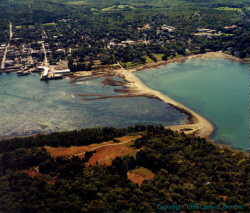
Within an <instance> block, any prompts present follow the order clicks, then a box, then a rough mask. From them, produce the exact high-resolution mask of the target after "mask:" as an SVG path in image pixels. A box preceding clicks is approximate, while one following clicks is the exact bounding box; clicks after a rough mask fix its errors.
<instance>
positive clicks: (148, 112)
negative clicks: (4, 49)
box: [0, 73, 187, 137]
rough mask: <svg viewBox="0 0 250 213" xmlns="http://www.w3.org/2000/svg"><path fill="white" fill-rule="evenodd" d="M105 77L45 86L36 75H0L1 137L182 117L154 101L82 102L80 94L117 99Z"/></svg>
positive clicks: (172, 120)
mask: <svg viewBox="0 0 250 213" xmlns="http://www.w3.org/2000/svg"><path fill="white" fill-rule="evenodd" d="M102 81H103V79H95V80H88V81H79V82H76V83H70V80H68V79H63V80H57V81H49V82H47V83H46V82H44V81H42V82H41V81H40V80H39V76H38V75H37V74H34V75H29V76H23V77H18V76H16V74H14V73H13V74H2V75H0V137H4V136H23V135H31V134H35V133H48V132H55V131H64V130H73V129H81V128H87V127H97V126H115V127H126V126H129V125H134V124H164V125H172V124H179V123H185V122H186V119H187V117H186V115H185V114H183V113H180V112H178V111H177V110H175V109H174V108H173V107H171V106H169V105H167V104H165V103H163V102H161V101H159V100H156V99H150V98H146V97H133V98H111V99H103V100H92V101H86V100H85V99H84V98H86V97H82V96H79V94H103V95H119V94H118V93H116V92H114V89H118V88H120V87H112V86H103V84H102V83H101V82H102Z"/></svg>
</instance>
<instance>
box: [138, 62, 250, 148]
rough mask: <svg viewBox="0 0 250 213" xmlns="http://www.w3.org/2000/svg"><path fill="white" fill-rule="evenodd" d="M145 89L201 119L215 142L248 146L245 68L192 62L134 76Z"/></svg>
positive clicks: (246, 69)
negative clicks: (212, 127) (210, 127)
mask: <svg viewBox="0 0 250 213" xmlns="http://www.w3.org/2000/svg"><path fill="white" fill-rule="evenodd" d="M136 75H137V76H138V77H139V78H140V79H141V80H143V81H144V82H145V83H146V84H147V85H148V86H150V87H151V88H154V89H156V90H159V91H161V92H163V93H164V94H166V95H168V96H170V97H172V98H174V99H175V100H177V101H179V102H181V103H183V104H185V105H186V106H188V107H189V108H191V109H193V110H195V111H196V112H198V113H200V114H201V115H203V116H205V117H206V118H207V119H208V120H210V121H211V122H212V123H213V124H214V125H215V126H216V131H215V134H214V136H213V138H214V139H215V140H217V141H218V142H219V143H225V144H229V145H231V146H233V147H235V148H239V149H248V148H249V147H250V146H249V65H248V64H242V63H239V62H235V61H230V60H226V59H192V60H188V61H186V62H184V63H173V64H168V65H166V66H162V67H160V68H159V69H152V70H146V71H141V72H138V73H136Z"/></svg>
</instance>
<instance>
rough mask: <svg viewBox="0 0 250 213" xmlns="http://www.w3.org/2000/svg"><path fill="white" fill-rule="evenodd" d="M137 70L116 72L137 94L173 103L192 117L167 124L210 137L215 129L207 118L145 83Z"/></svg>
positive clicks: (186, 131) (178, 129) (183, 130)
mask: <svg viewBox="0 0 250 213" xmlns="http://www.w3.org/2000/svg"><path fill="white" fill-rule="evenodd" d="M134 71H135V70H126V69H123V68H121V69H119V70H116V74H117V75H118V76H120V77H123V78H125V79H126V80H127V81H128V82H129V83H128V84H127V86H128V87H129V88H130V89H131V90H133V91H134V93H136V94H137V95H143V96H150V97H155V98H158V99H160V100H162V101H163V102H165V103H167V104H170V105H172V106H173V107H175V108H176V109H178V110H180V111H182V112H184V113H186V114H187V115H188V116H189V118H190V123H188V124H183V125H176V126H166V128H170V129H172V130H174V131H181V132H185V133H187V134H193V133H194V134H195V135H197V136H200V137H204V138H208V137H209V136H210V135H211V134H212V133H213V131H214V126H213V125H212V123H211V122H209V121H208V120H207V119H206V118H204V117H202V116H201V115H199V114H197V113H196V112H194V111H193V110H191V109H189V108H188V107H186V106H184V105H183V104H181V103H179V102H177V101H175V100H174V99H172V98H170V97H168V96H167V95H165V94H163V93H161V92H159V91H156V90H153V89H151V88H149V87H148V86H147V85H145V84H144V83H143V82H142V81H141V80H140V79H139V78H137V76H135V75H134V74H133V72H134Z"/></svg>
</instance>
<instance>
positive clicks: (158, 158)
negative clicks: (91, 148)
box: [0, 126, 250, 213]
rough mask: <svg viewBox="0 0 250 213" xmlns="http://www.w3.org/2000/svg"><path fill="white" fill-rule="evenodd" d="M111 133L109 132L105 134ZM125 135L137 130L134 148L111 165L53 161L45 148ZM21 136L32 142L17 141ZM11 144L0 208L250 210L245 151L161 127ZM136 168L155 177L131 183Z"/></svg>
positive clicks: (4, 155) (4, 158) (64, 135)
mask: <svg viewBox="0 0 250 213" xmlns="http://www.w3.org/2000/svg"><path fill="white" fill-rule="evenodd" d="M109 131H110V132H111V133H112V134H110V135H107V132H109ZM131 134H141V135H142V137H141V138H139V139H137V140H136V141H135V142H134V144H133V145H132V146H133V147H135V148H138V149H140V151H139V152H137V153H136V155H134V156H125V157H118V158H116V159H114V160H113V162H112V165H111V166H101V165H96V166H87V165H86V162H87V161H88V160H89V158H90V157H91V156H92V155H93V153H88V154H85V158H78V157H72V158H62V157H59V158H53V157H52V156H50V154H49V153H48V152H46V150H45V149H44V148H43V147H44V145H47V144H50V145H51V146H55V147H56V146H69V145H70V144H71V142H72V144H74V145H76V146H80V145H83V144H88V143H90V142H91V141H92V142H93V141H97V142H98V141H99V142H101V141H102V140H106V139H110V138H112V137H117V136H121V135H131ZM24 140H27V141H29V142H30V143H31V144H29V143H26V144H23V141H24ZM12 142H13V143H12ZM36 142H37V143H36ZM9 143H10V144H11V145H10V146H9V147H8V148H5V150H4V151H2V150H1V152H2V154H1V158H0V162H1V168H2V171H1V177H0V179H1V181H0V211H1V212H6V213H12V212H13V213H19V212H20V213H21V212H22V213H24V212H25V213H27V212H43V213H44V212H51V213H52V212H65V213H70V212H72V213H75V212H93V213H94V212H99V213H105V212H119V213H120V212H124V213H125V212H129V213H134V212H136V213H139V212H145V213H148V212H157V213H158V212H159V213H163V212H168V211H170V212H173V211H172V210H173V208H175V210H176V211H175V212H177V210H183V212H201V211H202V210H204V209H206V210H209V208H210V210H212V209H213V211H208V212H221V211H222V210H225V211H224V212H232V213H233V212H234V213H235V212H245V211H249V205H250V203H249V199H248V198H249V189H250V187H249V186H250V185H249V184H250V182H249V178H250V176H249V175H250V173H249V172H250V167H249V163H250V159H249V153H245V152H240V151H237V150H233V149H231V148H227V147H223V146H219V145H216V144H214V143H213V142H211V141H206V140H205V139H202V138H199V137H193V136H190V135H189V136H188V135H185V134H179V133H176V132H173V131H171V130H166V129H164V128H163V127H162V126H136V127H130V128H127V129H113V128H112V129H108V128H104V129H88V130H81V131H74V132H67V133H66V132H64V133H57V134H49V135H46V136H33V137H28V138H26V139H18V138H16V139H10V140H8V141H2V142H1V147H3V144H5V145H7V144H9ZM53 143H54V144H53ZM15 144H16V146H15ZM7 150H8V151H7ZM31 167H36V168H37V170H38V171H39V176H36V177H33V176H30V175H29V174H27V173H25V172H24V169H28V168H31ZM137 168H144V169H147V170H149V171H151V172H153V173H154V174H155V177H154V179H152V180H145V181H144V182H143V183H142V184H135V183H133V182H131V181H130V180H129V179H128V176H127V174H128V172H130V171H133V170H134V169H137ZM174 204H175V206H174ZM190 205H191V206H192V208H193V209H192V211H191V210H190V208H191V207H190ZM195 206H196V207H195ZM197 206H198V207H197ZM177 208H178V209H177ZM195 208H196V209H195ZM193 210H195V211H193ZM202 212H203V211H202Z"/></svg>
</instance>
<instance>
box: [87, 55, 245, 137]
mask: <svg viewBox="0 0 250 213" xmlns="http://www.w3.org/2000/svg"><path fill="white" fill-rule="evenodd" d="M195 58H201V59H210V58H224V59H228V60H233V61H237V62H241V63H248V60H246V59H240V58H237V57H235V56H232V55H228V54H225V53H223V52H222V51H218V52H208V53H204V54H197V55H190V56H181V57H176V58H173V59H169V60H167V61H159V62H154V63H149V64H145V65H142V66H139V67H136V68H134V69H128V70H126V69H124V68H123V67H122V66H121V65H120V64H116V65H114V67H116V69H111V70H109V72H107V73H108V75H111V76H112V75H116V76H119V77H121V78H123V79H124V80H125V81H126V83H125V84H124V85H123V86H125V87H127V88H125V89H124V91H126V92H125V93H127V94H124V95H119V96H117V97H115V98H118V97H135V96H147V97H153V98H157V99H159V100H161V101H163V102H165V103H167V104H169V105H171V106H173V107H175V108H176V109H177V110H179V111H181V112H183V113H185V114H187V115H188V118H189V123H187V124H183V125H175V126H166V128H170V129H172V130H174V131H179V132H184V133H186V134H194V135H196V136H200V137H204V138H209V137H210V136H211V135H212V134H213V132H214V130H215V127H214V125H213V124H212V123H211V122H210V121H209V120H208V119H206V118H205V117H203V116H201V115H199V114H198V113H196V112H194V111H193V110H192V109H190V108H188V107H187V106H185V105H183V104H181V103H179V102H177V101H175V100H174V99H172V98H170V97H168V96H167V95H165V94H163V93H161V92H159V91H157V90H154V89H151V88H149V87H148V86H147V85H146V84H144V83H143V82H142V81H141V80H140V79H139V78H138V77H137V76H136V75H134V73H133V72H137V71H142V70H147V69H151V68H156V67H159V66H164V65H167V64H170V63H183V62H185V61H187V60H190V59H195ZM119 67H120V68H119ZM97 73H98V72H93V73H92V77H93V76H96V74H97ZM102 74H103V73H102ZM89 75H90V73H88V76H89ZM99 98H113V96H112V97H98V99H99Z"/></svg>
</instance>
